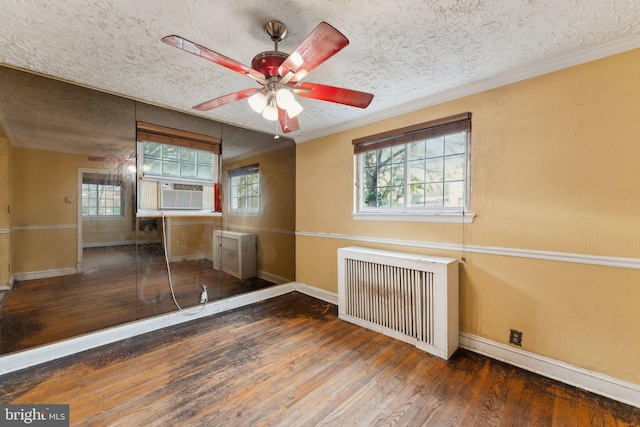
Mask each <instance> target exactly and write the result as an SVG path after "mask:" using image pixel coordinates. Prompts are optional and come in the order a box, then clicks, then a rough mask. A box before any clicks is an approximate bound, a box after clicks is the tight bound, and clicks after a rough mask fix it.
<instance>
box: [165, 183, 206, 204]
mask: <svg viewBox="0 0 640 427" xmlns="http://www.w3.org/2000/svg"><path fill="white" fill-rule="evenodd" d="M158 184H159V185H158V208H159V209H202V206H203V204H202V201H203V197H202V194H203V190H204V187H203V186H202V185H200V184H184V183H180V182H166V181H161V182H159V183H158Z"/></svg>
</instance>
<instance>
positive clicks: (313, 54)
mask: <svg viewBox="0 0 640 427" xmlns="http://www.w3.org/2000/svg"><path fill="white" fill-rule="evenodd" d="M264 30H265V32H266V33H267V34H268V35H269V37H270V38H271V40H272V41H273V42H274V45H275V48H274V50H273V51H267V52H262V53H259V54H257V55H256V56H255V57H254V58H253V60H252V61H251V67H247V66H245V65H242V64H240V63H239V62H237V61H234V60H233V59H231V58H228V57H226V56H224V55H221V54H219V53H216V52H213V51H212V50H209V49H207V48H206V47H203V46H200V45H198V44H196V43H193V42H191V41H189V40H186V39H184V38H182V37H180V36H176V35H170V36H166V37H163V38H162V42H163V43H166V44H168V45H170V46H174V47H177V48H178V49H182V50H184V51H185V52H189V53H191V54H193V55H196V56H199V57H201V58H204V59H206V60H208V61H211V62H213V63H216V64H218V65H222V66H223V67H226V68H228V69H230V70H232V71H235V72H237V73H240V74H244V75H245V76H247V77H251V78H252V79H254V80H256V81H257V82H258V83H259V84H260V85H261V87H260V88H253V89H245V90H241V91H239V92H235V93H231V94H229V95H224V96H221V97H219V98H215V99H212V100H210V101H207V102H203V103H202V104H198V105H196V106H195V107H193V108H194V109H196V110H200V111H209V110H211V109H213V108H216V107H220V106H222V105H225V104H228V103H230V102H234V101H239V100H241V99H244V98H249V100H248V101H249V105H250V106H251V108H252V109H253V110H254V111H256V112H258V113H261V114H262V116H263V117H264V118H265V119H267V120H273V121H275V120H278V121H279V122H280V126H281V127H282V131H283V132H284V133H288V132H293V131H296V130H298V129H299V128H300V126H299V123H298V118H297V116H298V114H300V112H302V106H301V105H300V103H299V102H298V101H296V99H295V96H294V94H296V95H298V96H301V97H303V98H311V99H317V100H320V101H328V102H334V103H338V104H343V105H348V106H352V107H358V108H366V107H367V106H368V105H369V104H370V103H371V100H372V99H373V95H372V94H370V93H365V92H359V91H356V90H351V89H344V88H339V87H333V86H326V85H322V84H318V83H307V82H302V81H301V80H302V79H304V78H305V77H306V76H307V75H308V74H309V73H310V72H312V71H313V70H314V69H316V68H317V67H318V66H319V65H321V64H322V63H323V62H325V61H326V60H327V59H329V58H331V57H332V56H333V55H335V54H336V53H338V52H339V51H340V50H342V49H343V48H344V47H346V46H347V45H348V44H349V40H348V39H347V38H346V37H345V36H344V35H343V34H342V33H340V31H338V30H336V29H335V28H333V27H332V26H331V25H329V24H327V23H326V22H321V23H320V24H319V25H318V26H317V27H316V28H315V29H314V30H313V31H312V32H311V33H310V34H309V35H308V36H307V38H306V39H304V41H303V42H302V43H301V44H300V46H298V48H297V49H296V50H295V51H294V52H293V53H292V54H290V55H289V54H286V53H284V52H279V51H278V42H280V41H282V40H283V39H284V38H285V37H286V35H287V27H286V26H285V25H284V24H283V23H282V22H279V21H269V22H267V23H266V24H265V25H264Z"/></svg>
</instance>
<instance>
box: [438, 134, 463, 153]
mask: <svg viewBox="0 0 640 427" xmlns="http://www.w3.org/2000/svg"><path fill="white" fill-rule="evenodd" d="M466 145H467V135H466V133H465V132H460V133H454V134H452V135H447V136H446V137H445V143H444V154H445V155H449V154H464V152H465V151H466Z"/></svg>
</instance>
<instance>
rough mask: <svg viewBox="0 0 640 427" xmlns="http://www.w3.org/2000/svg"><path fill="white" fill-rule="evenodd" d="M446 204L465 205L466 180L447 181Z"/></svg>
mask: <svg viewBox="0 0 640 427" xmlns="http://www.w3.org/2000/svg"><path fill="white" fill-rule="evenodd" d="M444 206H447V207H463V206H464V181H460V182H447V183H445V184H444Z"/></svg>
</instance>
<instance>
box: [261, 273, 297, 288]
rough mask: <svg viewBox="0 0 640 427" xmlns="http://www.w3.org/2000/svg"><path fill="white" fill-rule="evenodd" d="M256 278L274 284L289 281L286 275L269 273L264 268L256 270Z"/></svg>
mask: <svg viewBox="0 0 640 427" xmlns="http://www.w3.org/2000/svg"><path fill="white" fill-rule="evenodd" d="M257 276H258V278H260V279H262V280H266V281H267V282H271V283H275V284H276V285H282V284H284V283H290V282H291V279H287V278H286V277H282V276H278V275H277V274H271V273H269V272H267V271H264V270H258V272H257Z"/></svg>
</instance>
